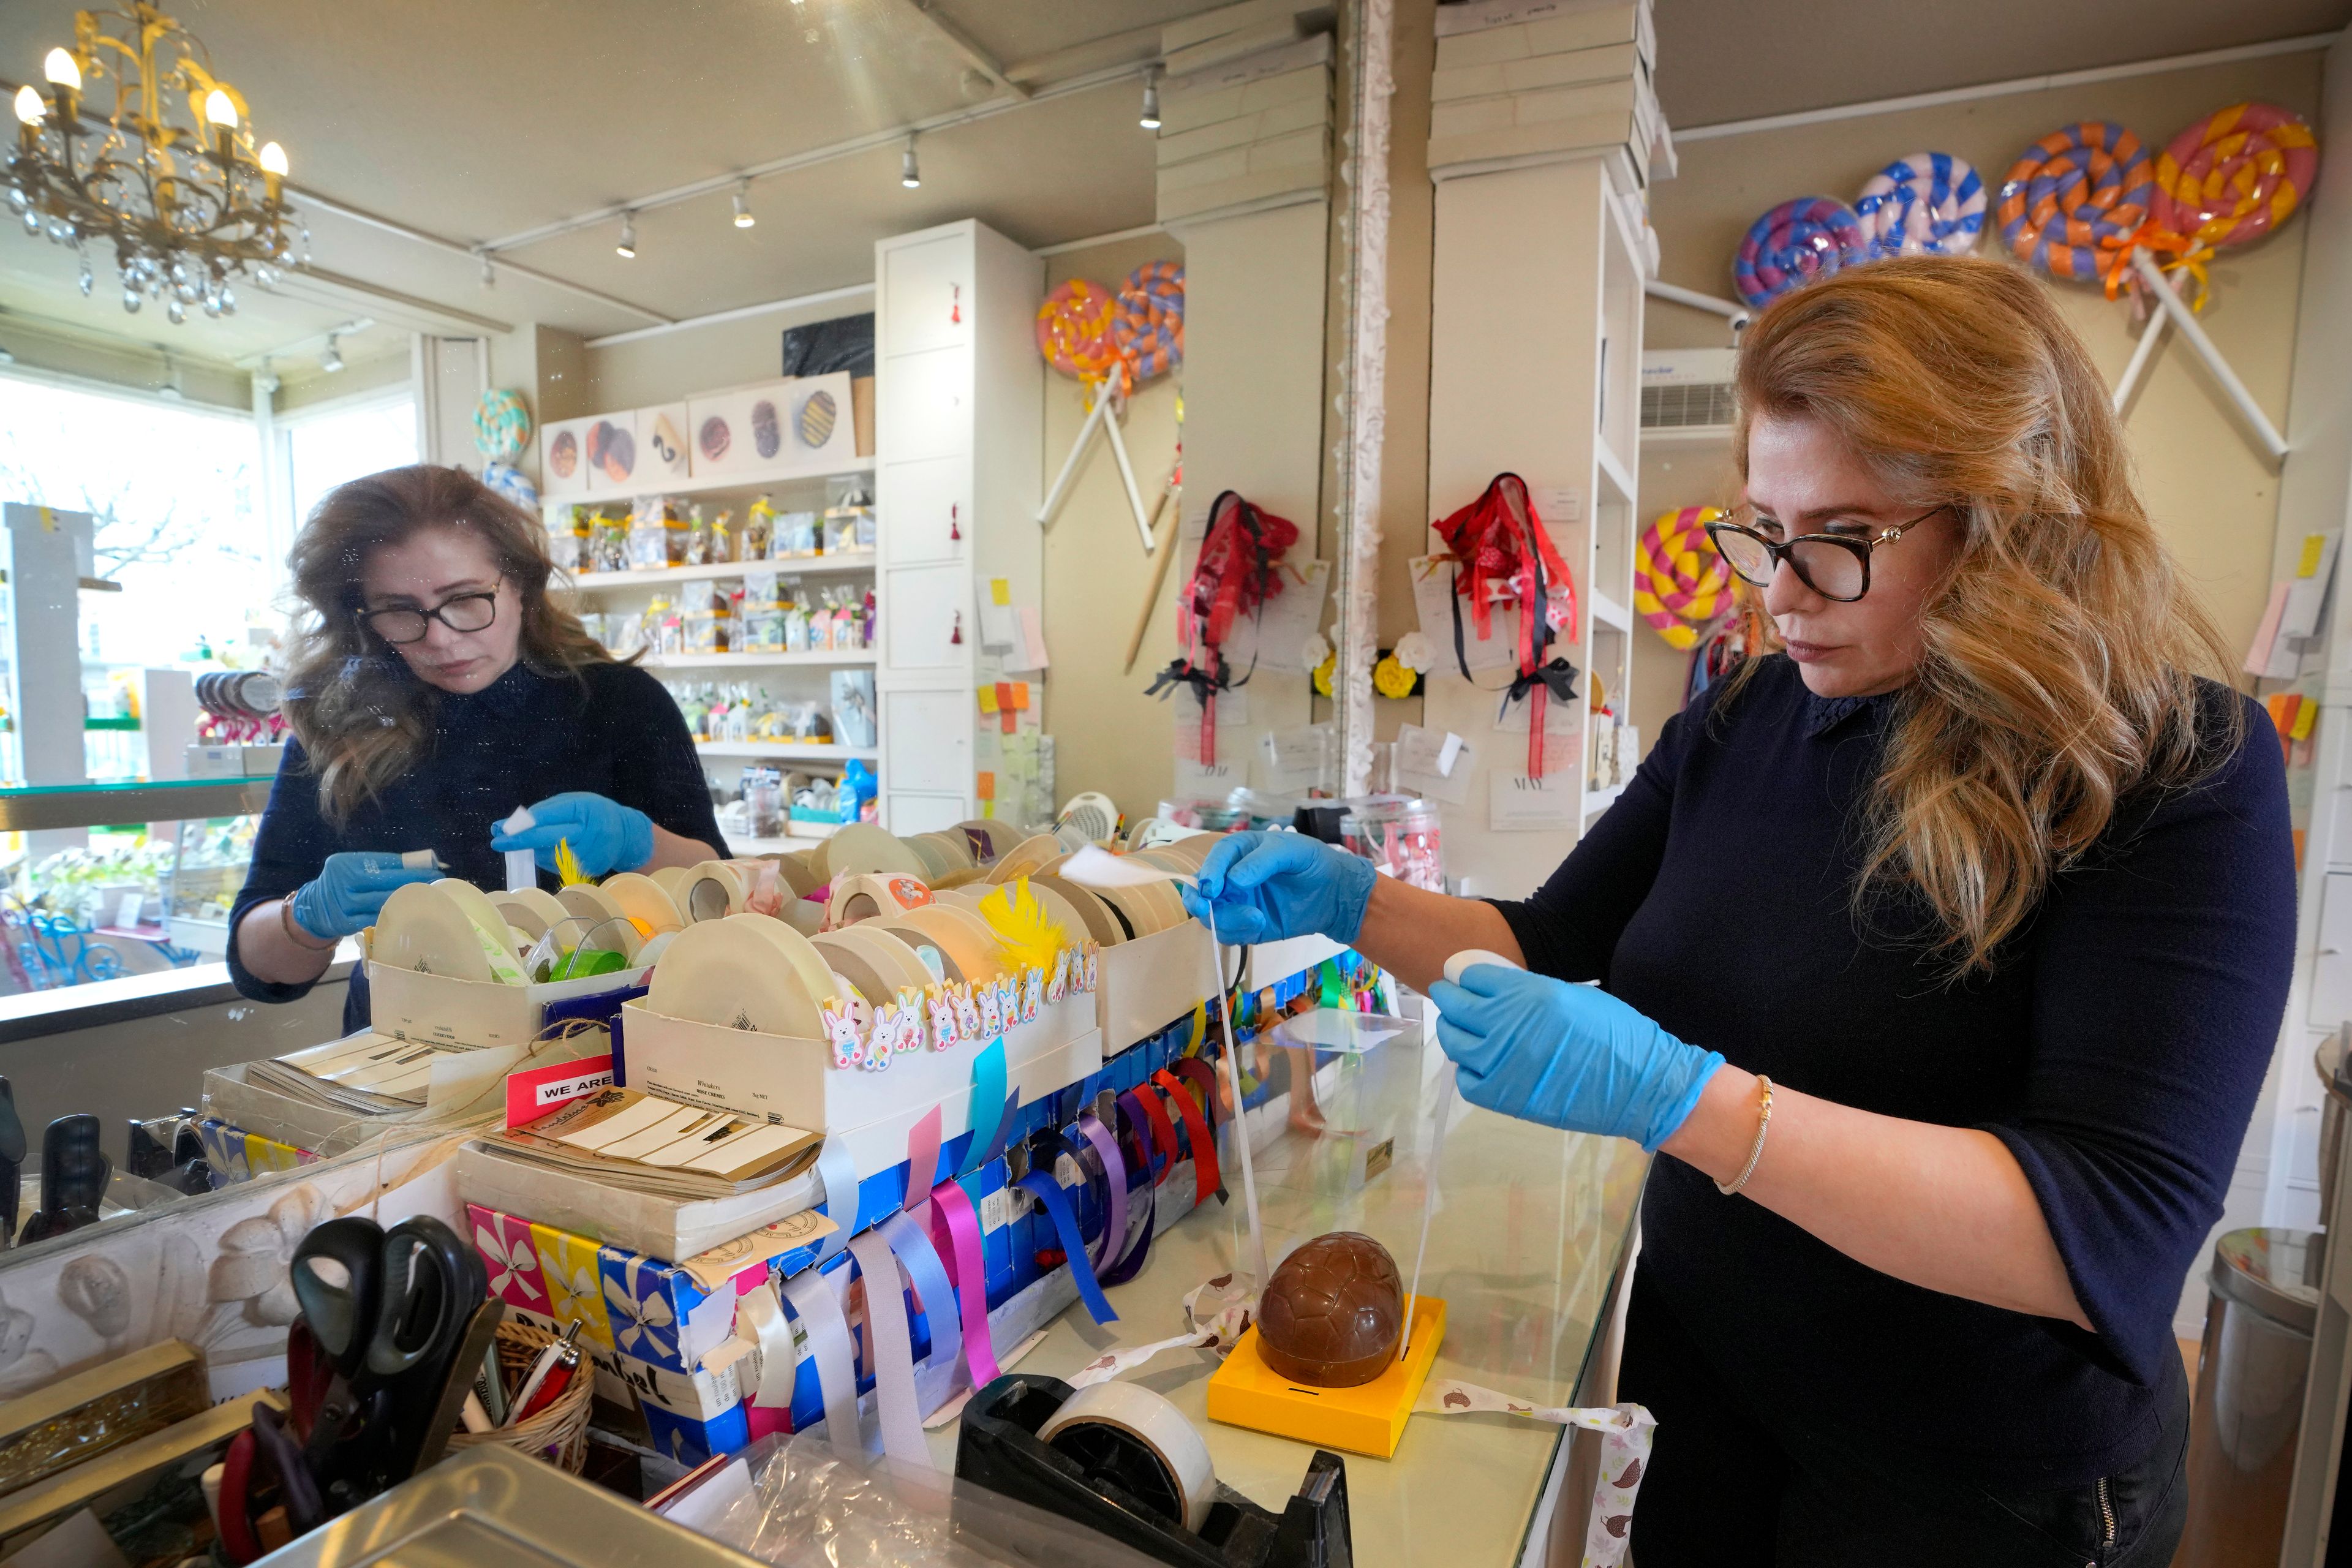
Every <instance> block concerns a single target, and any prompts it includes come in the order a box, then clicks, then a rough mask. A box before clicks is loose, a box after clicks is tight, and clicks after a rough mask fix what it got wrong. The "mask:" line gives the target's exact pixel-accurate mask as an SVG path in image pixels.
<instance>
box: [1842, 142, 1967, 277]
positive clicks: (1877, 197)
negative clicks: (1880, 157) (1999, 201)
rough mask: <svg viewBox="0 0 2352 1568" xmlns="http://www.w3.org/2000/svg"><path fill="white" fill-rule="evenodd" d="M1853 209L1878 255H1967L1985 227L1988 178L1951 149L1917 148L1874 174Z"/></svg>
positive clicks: (1876, 255) (1871, 246)
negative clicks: (1945, 151) (1920, 150)
mask: <svg viewBox="0 0 2352 1568" xmlns="http://www.w3.org/2000/svg"><path fill="white" fill-rule="evenodd" d="M1853 211H1854V216H1856V217H1858V218H1860V219H1861V220H1862V227H1863V232H1864V235H1866V236H1867V237H1868V238H1869V240H1870V254H1871V257H1872V258H1873V259H1876V258H1880V257H1886V256H1964V255H1966V254H1967V253H1969V251H1971V250H1974V249H1975V248H1976V247H1977V236H1978V235H1979V234H1980V233H1982V232H1983V230H1984V216H1985V187H1984V181H1983V180H1981V179H1979V177H1978V175H1977V171H1976V166H1975V165H1974V164H1972V163H1969V162H1968V161H1967V160H1965V159H1962V158H1955V157H1953V156H1952V155H1951V154H1950V153H1911V154H1910V155H1909V156H1907V157H1903V158H1897V159H1895V162H1893V163H1889V164H1887V165H1886V167H1885V168H1884V169H1881V170H1880V171H1879V172H1878V173H1876V174H1873V175H1872V176H1871V177H1870V180H1869V182H1868V183H1867V184H1864V186H1863V187H1862V195H1860V196H1859V197H1857V198H1856V199H1855V201H1854V204H1853Z"/></svg>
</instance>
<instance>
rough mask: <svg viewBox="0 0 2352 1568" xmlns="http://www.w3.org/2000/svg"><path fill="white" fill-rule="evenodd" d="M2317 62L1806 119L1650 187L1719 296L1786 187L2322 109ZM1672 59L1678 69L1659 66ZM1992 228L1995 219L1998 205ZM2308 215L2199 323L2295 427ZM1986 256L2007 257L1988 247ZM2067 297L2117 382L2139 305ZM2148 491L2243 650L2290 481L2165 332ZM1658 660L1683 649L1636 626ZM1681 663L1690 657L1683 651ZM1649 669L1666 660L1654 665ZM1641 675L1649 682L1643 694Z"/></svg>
mask: <svg viewBox="0 0 2352 1568" xmlns="http://www.w3.org/2000/svg"><path fill="white" fill-rule="evenodd" d="M2320 58H2321V57H2320V56H2319V55H2317V54H2315V53H2310V54H2296V55H2282V56H2276V57H2273V58H2269V59H2262V60H2249V61H2243V62H2240V63H2237V64H2232V65H2221V66H2208V67H2202V68H2196V69H2191V70H2179V71H2168V72H2166V73H2163V74H2161V75H2157V76H2147V77H2140V78H2136V79H2130V80H2125V81H2111V82H2101V83H2097V84H2095V85H2091V86H2084V87H2070V88H2065V89H2056V90H2051V91H2045V92H2033V93H2021V94H2018V95H2016V96H2013V97H2008V98H1997V99H1988V100H1980V101H1978V102H1974V103H1961V104H1951V105H1947V106H1944V107H1941V108H1935V109H1922V110H1910V111H1906V112H1904V113H1898V114H1887V115H1881V116H1877V117H1874V118H1872V119H1865V120H1848V121H1837V122H1834V123H1832V124H1826V125H1814V126H1805V127H1800V128H1797V129H1793V130H1786V131H1776V132H1764V133H1760V134H1756V135H1748V136H1733V137H1725V138H1723V139H1721V140H1719V141H1704V142H1685V143H1683V144H1682V146H1681V164H1682V166H1681V174H1680V175H1679V177H1678V178H1676V179H1675V180H1673V181H1671V182H1669V183H1667V184H1661V185H1659V186H1658V187H1657V188H1656V190H1655V191H1654V193H1653V195H1652V216H1653V220H1654V223H1655V225H1656V226H1657V230H1658V237H1659V240H1660V242H1661V245H1662V247H1663V250H1664V266H1663V268H1662V271H1663V276H1664V278H1665V279H1666V280H1667V281H1669V282H1673V283H1679V284H1682V285H1684V286H1685V287H1687V288H1692V289H1705V290H1706V291H1707V292H1709V293H1712V294H1717V295H1726V296H1727V295H1729V294H1730V292H1731V256H1732V252H1733V251H1734V250H1735V249H1736V248H1737V247H1738V244H1739V240H1740V237H1741V236H1742V235H1743V234H1744V233H1745V232H1746V231H1747V227H1748V225H1749V224H1750V223H1751V222H1753V221H1754V220H1755V217H1756V216H1757V215H1758V214H1759V213H1760V212H1762V211H1763V210H1764V209H1765V208H1766V207H1769V206H1770V205H1773V204H1774V203H1776V202H1780V201H1783V200H1786V199H1787V198H1789V197H1790V196H1795V195H1807V194H1812V193H1821V194H1826V195H1835V196H1838V197H1839V198H1841V199H1843V200H1848V201H1851V200H1852V199H1853V194H1854V193H1855V192H1856V191H1858V190H1859V189H1860V188H1861V186H1862V183H1863V181H1864V180H1865V179H1866V178H1868V177H1869V175H1870V174H1872V172H1874V170H1876V169H1877V168H1879V167H1880V166H1881V165H1883V164H1885V163H1887V162H1889V161H1890V160H1892V159H1894V158H1896V157H1899V156H1901V155H1903V154H1904V153H1910V152H1916V151H1921V150H1929V149H1932V150H1935V151H1939V152H1948V153H1957V154H1958V155H1959V156H1961V157H1963V158H1966V159H1968V160H1969V162H1971V163H1974V164H1976V166H1977V168H1978V171H1979V173H1980V174H1982V175H1983V176H1984V179H1985V182H1986V184H1987V185H1988V186H1990V187H1995V188H1997V187H1998V185H1999V183H2000V178H2001V176H2002V174H2005V173H2006V172H2007V170H2008V168H2009V165H2010V163H2011V162H2012V161H2013V160H2014V159H2015V158H2016V156H2017V153H2019V151H2020V150H2021V149H2022V148H2024V147H2026V146H2028V145H2030V144H2031V143H2032V142H2034V141H2036V140H2038V139H2039V138H2041V137H2042V136H2043V135H2045V134H2047V133H2048V132H2050V131H2052V130H2053V129H2054V128H2056V127H2057V126H2059V125H2062V124H2064V123H2067V122H2070V121H2078V120H2084V119H2095V118H2101V119H2111V120H2115V121H2119V122H2121V123H2122V124H2124V125H2126V126H2127V127H2129V128H2130V129H2131V130H2132V131H2134V132H2137V134H2138V135H2139V136H2140V138H2141V139H2142V140H2143V141H2147V142H2153V143H2155V144H2158V145H2161V144H2162V143H2163V142H2167V141H2169V140H2170V139H2171V137H2172V136H2173V135H2174V134H2175V133H2176V132H2179V130H2180V128H2181V127H2183V126H2184V125H2186V124H2188V123H2189V121H2192V120H2195V119H2197V118H2198V117H2200V116H2201V115H2204V114H2207V113H2210V112H2211V111H2212V110H2215V109H2217V108H2219V107H2221V105H2223V104H2227V103H2234V102H2237V101H2239V100H2242V99H2248V98H2259V99H2267V100H2271V101H2272V102H2274V103H2280V104H2284V105H2285V106H2286V107H2288V108H2290V109H2294V110H2298V111H2299V112H2301V113H2303V114H2305V115H2307V116H2310V117H2311V118H2313V119H2314V120H2316V118H2317V115H2318V108H2319V101H2318V100H2319V75H2320ZM1660 65H1661V68H1662V69H1670V68H1672V62H1671V61H1661V62H1660ZM1987 226H1988V228H1989V229H1990V227H1991V222H1990V214H1989V215H1988V223H1987ZM2303 231H2304V226H2303V225H2301V224H2290V225H2289V226H2288V227H2286V228H2285V229H2284V231H2283V232H2281V233H2280V234H2278V235H2276V236H2274V237H2273V238H2272V239H2270V240H2269V241H2267V242H2265V243H2263V244H2261V245H2258V246H2254V247H2250V248H2247V249H2242V250H2232V251H2228V252H2225V253H2223V255H2222V256H2221V258H2220V259H2219V260H2217V261H2216V262H2215V264H2214V265H2213V267H2212V268H2211V274H2212V280H2213V289H2212V299H2211V302H2210V304H2209V305H2208V306H2207V307H2206V310H2205V312H2204V315H2203V321H2204V324H2205V328H2206V331H2209V332H2210V334H2211V335H2212V337H2213V340H2214V342H2216V343H2217V344H2218V345H2219V346H2220V348H2221V353H2223V355H2224V356H2226V357H2227V358H2228V360H2229V362H2230V363H2231V366H2232V367H2233V368H2234V369H2235V370H2236V371H2237V373H2238V374H2239V376H2240V377H2241V378H2242V380H2243V381H2244V382H2245V384H2246V385H2247V386H2248V388H2250V389H2251V390H2252V394H2253V395H2254V398H2255V399H2256V401H2257V402H2259V403H2260V404H2261V405H2262V406H2263V409H2264V410H2265V411H2266V412H2267V413H2268V414H2269V416H2270V417H2271V420H2272V423H2273V424H2274V425H2275V426H2278V427H2279V428H2281V429H2284V428H2285V426H2286V403H2287V377H2288V370H2289V367H2290V364H2291V363H2292V361H2293V357H2294V341H2295V299H2296V292H2297V289H2298V287H2299V285H2300V282H2301V279H2302V271H2303ZM1988 252H1989V253H1997V254H2005V253H2004V252H1999V251H1998V250H1997V247H1995V246H1993V245H1990V244H1989V245H1988ZM2049 286H2050V289H2051V291H2052V293H2053V296H2054V297H2055V298H2056V299H2057V300H2058V301H2059V303H2060V305H2061V307H2062V308H2063V310H2064V311H2065V314H2066V317H2067V319H2068V320H2069V321H2072V322H2073V323H2074V327H2075V329H2076V330H2077V331H2080V332H2081V333H2082V334H2083V338H2084V342H2086V343H2088V344H2089V346H2090V349H2091V353H2092V354H2093V356H2094V357H2095V359H2096V360H2097V362H2098V364H2099V368H2100V370H2101V371H2102V372H2104V373H2105V374H2106V376H2107V378H2108V380H2109V382H2110V384H2112V383H2113V382H2114V381H2115V380H2116V377H2118V376H2119V375H2120V374H2122V371H2123V367H2124V364H2125V362H2126V360H2128V359H2129V358H2130V356H2131V350H2132V342H2133V331H2132V323H2131V321H2130V317H2129V313H2128V310H2127V309H2126V306H2124V305H2123V304H2120V303H2114V302H2110V301H2109V300H2106V299H2105V297H2104V296H2103V295H2102V294H2101V292H2100V290H2099V289H2097V288H2096V287H2095V286H2092V285H2084V284H2076V283H2070V282H2065V281H2053V282H2052V283H2051V284H2050V285H2049ZM1647 337H1648V342H1649V344H1650V346H1652V347H1654V348H1655V347H1680V346H1686V345H1717V344H1721V343H1723V342H1726V341H1727V340H1726V338H1725V335H1724V331H1723V325H1722V322H1721V320H1720V318H1715V317H1709V316H1706V315H1704V314H1701V313H1699V312H1696V311H1693V310H1685V309H1684V308H1682V307H1679V306H1675V305H1669V304H1666V303H1664V302H1662V301H1659V300H1652V301H1651V302H1650V310H1649V328H1648V333H1647ZM2126 428H2127V430H2128V433H2129V436H2130V439H2131V446H2132V451H2133V455H2134V458H2135V460H2136V462H2137V468H2138V476H2139V482H2140V491H2141V495H2142V497H2143V499H2144V500H2146V501H2147V507H2148V510H2149V511H2150V512H2151V513H2152V514H2153V516H2154V517H2155V519H2156V521H2157V525H2158V528H2159V529H2160V530H2161V531H2162V532H2163V534H2164V536H2165V539H2166V541H2167V542H2168V543H2169V544H2170V545H2171V547H2172V549H2173V551H2174V552H2175V553H2176V554H2177V555H2178V556H2179V560H2180V563H2181V564H2182V566H2183V568H2184V569H2185V570H2186V572H2187V574H2188V575H2189V578H2190V579H2191V580H2192V581H2193V582H2194V583H2195V584H2197V586H2198V588H2199V589H2200V592H2201V593H2202V594H2203V595H2204V596H2205V599H2206V602H2207V604H2208V605H2209V606H2210V608H2211V609H2212V611H2213V613H2214V615H2215V616H2216V617H2217V618H2218V619H2219V621H2220V622H2221V628H2222V631H2223V634H2224V635H2225V636H2226V637H2227V638H2228V639H2229V641H2230V642H2231V645H2232V646H2233V647H2244V646H2245V645H2246V644H2247V643H2248V642H2250V641H2251V640H2252V637H2253V630H2254V625H2255V623H2256V622H2257V621H2258V620H2260V619H2261V616H2262V611H2263V604H2264V601H2265V598H2266V596H2267V593H2268V589H2269V584H2270V572H2271V540H2272V531H2273V521H2274V517H2275V513H2276V509H2277V502H2278V479H2277V476H2276V475H2274V474H2273V472H2272V471H2271V469H2270V468H2269V465H2268V464H2267V462H2266V461H2265V460H2264V458H2263V457H2262V455H2261V454H2260V453H2259V452H2258V451H2257V450H2256V448H2255V447H2253V446H2252V444H2251V442H2250V441H2249V440H2248V438H2247V437H2245V436H2243V435H2242V434H2241V433H2240V430H2239V428H2238V426H2237V425H2236V423H2235V421H2234V416H2233V415H2232V414H2231V411H2230V409H2229V406H2228V405H2227V403H2226V402H2225V401H2224V400H2223V398H2222V396H2221V393H2220V391H2219V390H2218V388H2216V387H2215V386H2214V385H2213V384H2212V383H2211V381H2210V378H2209V377H2208V375H2207V374H2206V372H2205V371H2204V369H2203V367H2202V366H2201V365H2200V364H2199V363H2198V362H2197V361H2196V359H2195V357H2194V356H2193V355H2192V354H2191V353H2190V352H2189V350H2188V348H2187V347H2186V345H2184V344H2183V343H2181V342H2179V341H2177V340H2168V342H2166V343H2165V344H2164V346H2163V348H2162V349H2161V351H2160V352H2159V353H2158V358H2157V362H2156V363H2155V365H2154V367H2153V369H2152V370H2151V372H2150V374H2148V376H2147V379H2146V382H2145V384H2144V386H2143V389H2142V391H2141V393H2140V395H2139V396H2138V399H2137V403H2136V405H2134V406H2133V408H2132V409H2131V410H2130V411H2129V415H2128V418H2127V421H2126ZM1695 466H1696V465H1685V469H1686V472H1685V479H1687V480H1688V481H1689V482H1687V483H1685V482H1679V481H1678V482H1660V483H1658V484H1657V488H1653V483H1654V480H1663V479H1664V476H1660V475H1658V474H1657V473H1656V470H1655V468H1654V463H1653V462H1652V461H1651V460H1650V459H1649V458H1646V457H1645V459H1644V461H1643V491H1642V501H1643V506H1642V510H1643V513H1644V514H1645V515H1646V516H1652V517H1654V516H1655V515H1657V514H1658V513H1659V512H1661V511H1664V510H1670V509H1672V508H1674V507H1678V506H1685V505H1691V504H1696V503H1698V502H1703V501H1709V500H1717V499H1719V494H1720V492H1719V491H1718V490H1717V489H1714V488H1713V487H1712V485H1711V484H1710V483H1707V482H1704V476H1701V475H1697V474H1692V473H1688V472H1687V469H1688V468H1691V467H1695ZM1637 647H1639V649H1640V651H1641V654H1642V655H1644V656H1651V655H1655V654H1658V653H1662V652H1666V653H1670V652H1671V650H1668V649H1666V648H1665V647H1664V643H1663V642H1661V641H1660V640H1659V639H1658V638H1657V637H1655V636H1654V635H1653V634H1651V633H1650V632H1648V631H1646V630H1644V631H1643V632H1641V633H1640V634H1639V637H1638V638H1637ZM1679 657H1680V656H1675V658H1679ZM1644 663H1645V667H1646V666H1648V665H1652V664H1654V659H1645V660H1644ZM1636 685H1637V688H1639V687H1640V686H1642V685H1643V681H1642V679H1641V678H1640V677H1639V676H1637V679H1636Z"/></svg>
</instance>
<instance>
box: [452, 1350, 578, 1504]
mask: <svg viewBox="0 0 2352 1568" xmlns="http://www.w3.org/2000/svg"><path fill="white" fill-rule="evenodd" d="M555 1339H556V1336H555V1335H553V1334H551V1333H549V1332H548V1331H546V1330H545V1329H542V1328H539V1327H537V1326H536V1325H534V1324H530V1323H520V1322H516V1321H513V1320H512V1319H509V1320H507V1321H504V1322H501V1323H500V1324H499V1341H498V1343H499V1365H500V1366H501V1367H502V1368H504V1369H505V1372H506V1374H507V1386H509V1388H512V1387H516V1386H519V1385H520V1384H521V1382H522V1377H523V1373H525V1372H527V1371H528V1370H529V1369H530V1363H532V1361H533V1360H535V1359H536V1358H537V1357H538V1355H539V1352H541V1351H543V1350H545V1349H546V1348H547V1347H548V1346H550V1345H551V1344H553V1343H554V1342H555ZM595 1394H596V1375H595V1370H594V1369H593V1367H591V1366H590V1365H589V1364H588V1352H587V1351H585V1350H584V1349H583V1350H582V1351H581V1352H580V1370H579V1371H578V1372H577V1373H574V1374H573V1376H572V1386H571V1387H569V1388H567V1389H565V1390H564V1391H563V1392H562V1394H560V1395H558V1396H557V1398H556V1401H555V1403H554V1404H552V1405H549V1406H548V1407H547V1408H546V1409H544V1410H542V1411H541V1412H540V1413H539V1414H538V1415H534V1416H532V1417H531V1418H530V1420H528V1421H526V1422H524V1423H523V1424H522V1425H521V1426H501V1427H499V1428H498V1429H497V1430H496V1431H492V1432H457V1433H453V1434H452V1435H451V1436H450V1438H449V1447H450V1448H451V1449H452V1450H453V1451H454V1450H457V1449H461V1448H478V1447H483V1446H485V1445H487V1444H491V1443H497V1444H502V1445H504V1446H505V1447H509V1448H520V1449H521V1450H522V1451H523V1452H524V1453H526V1454H531V1455H536V1456H538V1457H539V1458H550V1457H552V1458H553V1459H554V1460H555V1462H556V1463H557V1464H560V1465H562V1467H563V1468H565V1469H567V1470H570V1471H571V1472H572V1474H573V1475H575V1476H576V1475H578V1474H579V1473H580V1468H581V1466H583V1464H585V1463H586V1462H587V1458H588V1413H589V1406H590V1405H593V1403H594V1401H595ZM550 1450H553V1453H552V1455H550Z"/></svg>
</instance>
